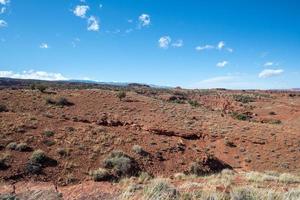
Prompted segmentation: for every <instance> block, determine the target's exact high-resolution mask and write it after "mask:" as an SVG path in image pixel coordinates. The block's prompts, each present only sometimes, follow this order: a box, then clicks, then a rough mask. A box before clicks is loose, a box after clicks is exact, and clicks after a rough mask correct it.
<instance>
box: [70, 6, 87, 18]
mask: <svg viewBox="0 0 300 200" xmlns="http://www.w3.org/2000/svg"><path fill="white" fill-rule="evenodd" d="M89 9H90V7H89V6H87V5H78V6H76V7H75V8H74V10H73V13H74V15H76V16H77V17H81V18H85V14H86V13H87V11H88V10H89Z"/></svg>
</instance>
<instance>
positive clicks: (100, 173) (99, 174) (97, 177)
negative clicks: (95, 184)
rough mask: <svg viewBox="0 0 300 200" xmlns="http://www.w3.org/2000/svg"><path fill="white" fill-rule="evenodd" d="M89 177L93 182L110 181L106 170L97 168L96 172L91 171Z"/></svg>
mask: <svg viewBox="0 0 300 200" xmlns="http://www.w3.org/2000/svg"><path fill="white" fill-rule="evenodd" d="M89 175H90V176H91V177H92V179H93V180H94V181H108V180H109V179H111V175H110V173H109V171H108V170H107V169H103V168H99V169H97V170H92V171H90V172H89Z"/></svg>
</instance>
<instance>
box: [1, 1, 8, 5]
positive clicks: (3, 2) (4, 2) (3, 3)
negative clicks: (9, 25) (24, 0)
mask: <svg viewBox="0 0 300 200" xmlns="http://www.w3.org/2000/svg"><path fill="white" fill-rule="evenodd" d="M9 1H10V0H0V4H2V5H6V4H8V3H9Z"/></svg>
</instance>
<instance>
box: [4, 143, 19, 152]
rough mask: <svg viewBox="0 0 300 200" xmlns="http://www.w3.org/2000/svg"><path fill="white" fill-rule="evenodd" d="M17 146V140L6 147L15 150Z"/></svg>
mask: <svg viewBox="0 0 300 200" xmlns="http://www.w3.org/2000/svg"><path fill="white" fill-rule="evenodd" d="M16 147H17V143H16V142H11V143H9V144H8V145H6V148H7V149H9V150H15V149H16Z"/></svg>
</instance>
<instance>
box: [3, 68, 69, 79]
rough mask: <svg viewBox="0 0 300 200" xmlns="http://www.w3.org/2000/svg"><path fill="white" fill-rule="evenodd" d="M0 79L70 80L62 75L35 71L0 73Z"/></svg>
mask: <svg viewBox="0 0 300 200" xmlns="http://www.w3.org/2000/svg"><path fill="white" fill-rule="evenodd" d="M0 77H6V78H18V79H37V80H48V81H57V80H68V78H66V77H65V76H63V75H62V74H60V73H52V72H45V71H34V70H29V71H23V72H21V73H17V72H13V71H0Z"/></svg>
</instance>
